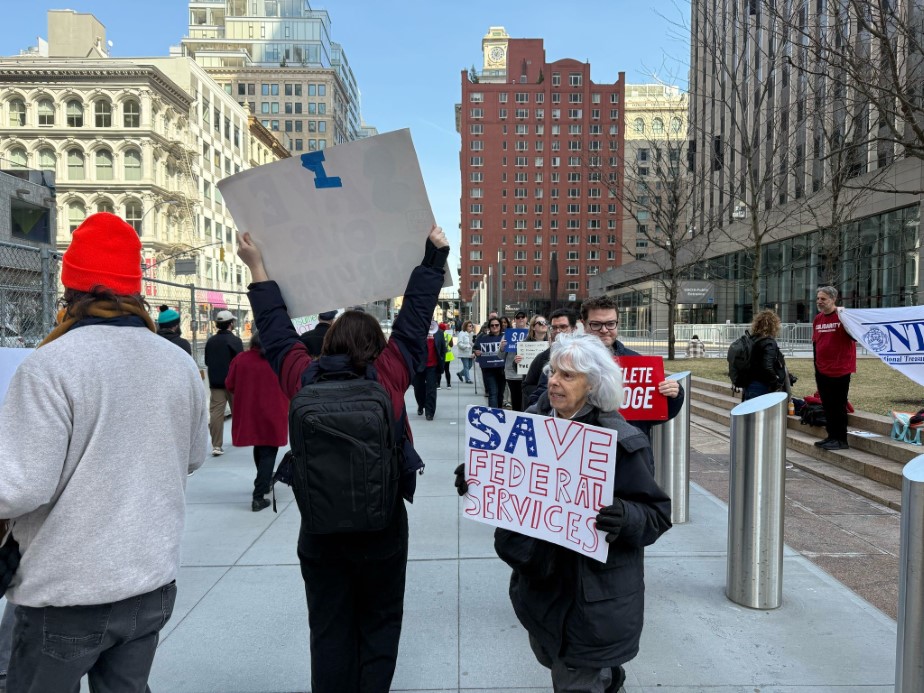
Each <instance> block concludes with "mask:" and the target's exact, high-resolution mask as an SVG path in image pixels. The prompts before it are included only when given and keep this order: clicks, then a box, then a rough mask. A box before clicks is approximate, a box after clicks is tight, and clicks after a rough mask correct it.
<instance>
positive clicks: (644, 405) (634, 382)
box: [616, 356, 667, 421]
mask: <svg viewBox="0 0 924 693" xmlns="http://www.w3.org/2000/svg"><path fill="white" fill-rule="evenodd" d="M616 362H617V363H618V364H619V367H620V368H621V369H622V385H623V389H622V399H623V402H622V407H621V408H620V410H619V413H620V414H622V415H623V417H625V419H626V421H667V397H665V396H664V395H662V394H661V393H660V392H658V383H660V382H661V381H662V380H664V360H663V359H662V358H661V357H660V356H620V357H619V358H618V359H617V360H616Z"/></svg>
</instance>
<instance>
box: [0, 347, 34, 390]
mask: <svg viewBox="0 0 924 693" xmlns="http://www.w3.org/2000/svg"><path fill="white" fill-rule="evenodd" d="M33 351H35V349H19V348H16V349H12V348H9V347H0V404H2V403H3V398H4V397H6V391H7V389H8V388H9V386H10V381H11V380H12V379H13V374H14V373H15V372H16V369H17V368H19V364H20V363H22V362H23V361H24V360H25V359H26V357H27V356H28V355H29V354H31V353H32V352H33Z"/></svg>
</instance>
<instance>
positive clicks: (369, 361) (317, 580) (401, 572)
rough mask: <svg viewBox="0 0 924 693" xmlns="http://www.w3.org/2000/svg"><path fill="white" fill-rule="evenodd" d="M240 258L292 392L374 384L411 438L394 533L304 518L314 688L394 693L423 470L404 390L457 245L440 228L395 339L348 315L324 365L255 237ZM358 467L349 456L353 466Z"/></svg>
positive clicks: (266, 337)
mask: <svg viewBox="0 0 924 693" xmlns="http://www.w3.org/2000/svg"><path fill="white" fill-rule="evenodd" d="M238 255H239V256H240V258H241V260H243V261H244V263H245V264H246V265H247V266H248V267H249V268H250V272H251V276H252V277H253V283H252V284H251V285H250V286H249V290H248V297H249V298H250V303H251V306H252V307H253V311H254V316H255V320H256V323H257V328H258V329H259V331H260V337H261V339H262V340H263V345H264V348H265V349H266V355H267V358H268V360H269V362H270V365H271V366H272V367H273V370H274V371H275V372H276V373H277V375H279V377H280V383H281V384H282V387H283V392H284V393H285V394H286V396H287V397H293V396H295V395H296V393H297V392H298V391H299V390H300V389H301V388H302V385H303V383H305V382H307V383H316V382H318V379H319V378H320V377H322V376H324V375H326V374H331V375H334V374H342V373H345V374H349V375H351V376H353V377H354V378H367V379H372V380H375V381H377V382H378V383H379V384H380V385H381V386H382V387H383V388H384V389H385V391H386V393H387V395H388V398H389V401H390V402H391V405H392V409H393V414H394V416H395V417H396V419H395V422H394V423H395V424H396V427H398V429H399V430H400V431H401V432H402V434H403V438H402V440H401V441H400V444H401V446H402V449H403V452H404V454H403V456H402V458H403V460H404V467H403V468H402V469H401V475H400V489H399V493H400V496H401V497H399V498H397V499H396V502H395V504H394V510H393V511H392V513H391V518H390V522H389V524H388V526H387V527H386V528H385V529H382V530H376V531H368V532H341V533H337V534H312V533H311V532H309V531H306V529H305V527H306V525H305V521H306V518H305V517H304V516H303V517H302V528H301V531H300V532H299V537H298V557H299V562H300V564H301V570H302V577H303V579H304V581H305V596H306V599H307V602H308V624H309V628H310V631H311V637H310V647H311V690H312V691H313V693H359V692H360V691H362V693H387V691H389V690H390V687H391V681H392V678H393V677H394V673H395V665H396V663H397V659H398V643H399V640H400V637H401V623H402V620H403V615H404V586H405V577H406V574H407V552H408V519H407V509H406V507H405V505H404V503H403V502H402V501H401V498H402V497H403V498H404V499H405V500H407V501H412V500H413V498H414V487H415V484H416V472H417V471H418V470H419V469H422V467H423V462H422V461H421V459H420V456H419V455H418V454H417V453H416V451H415V450H414V448H413V439H412V437H411V432H410V428H409V426H408V425H407V413H406V411H405V407H404V393H405V392H406V390H407V388H408V386H409V385H410V382H411V377H412V376H413V374H414V373H415V372H416V370H417V366H418V365H419V364H420V363H421V362H423V361H424V360H425V359H426V357H427V356H426V351H425V349H426V341H427V332H428V326H429V325H430V319H431V316H432V315H433V310H434V308H436V301H437V297H438V296H439V292H440V289H441V288H442V286H443V277H444V272H445V266H446V259H447V257H448V255H449V242H448V241H447V240H446V236H445V234H444V233H443V230H442V229H441V228H439V227H438V226H434V227H433V228H432V229H431V231H430V234H429V236H428V238H427V242H426V249H425V252H424V258H423V261H422V262H421V264H420V265H419V266H417V267H416V268H414V270H412V272H411V276H410V278H409V279H408V284H407V288H406V290H405V291H404V304H403V306H402V308H401V312H400V313H399V314H398V317H397V318H396V319H395V322H394V325H393V327H392V333H391V336H390V338H389V339H388V340H387V341H386V339H385V335H384V334H383V333H382V328H381V326H380V325H379V323H378V321H377V320H375V318H373V317H372V316H371V315H368V314H366V313H359V312H357V311H347V312H346V313H344V314H343V315H341V316H340V317H339V318H337V321H336V322H335V323H334V324H333V326H331V328H330V331H329V332H328V334H327V336H326V337H325V340H324V348H323V350H322V352H321V356H320V357H319V358H318V359H312V358H311V357H310V356H309V355H308V352H307V350H306V349H305V345H304V344H302V343H301V342H300V341H299V340H298V336H297V334H296V333H295V328H294V327H293V326H292V321H291V320H290V319H289V316H288V314H287V313H286V306H285V302H284V301H283V299H282V294H281V292H280V289H279V286H278V285H277V284H276V283H275V282H273V281H270V279H269V277H268V276H267V274H266V268H265V267H264V265H263V260H262V257H261V255H260V250H259V248H258V247H257V246H256V245H254V243H253V241H252V240H251V238H250V235H249V234H244V235H243V236H241V237H239V242H238ZM434 332H435V331H434ZM443 344H444V345H445V342H443ZM370 376H371V378H370ZM293 443H294V440H293ZM293 452H295V453H296V455H298V454H302V453H301V452H298V451H295V450H293ZM349 462H350V461H349V460H343V464H344V465H346V464H348V463H349Z"/></svg>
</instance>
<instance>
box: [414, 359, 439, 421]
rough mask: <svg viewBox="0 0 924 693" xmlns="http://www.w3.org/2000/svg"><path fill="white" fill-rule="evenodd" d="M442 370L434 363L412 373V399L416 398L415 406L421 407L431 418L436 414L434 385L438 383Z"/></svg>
mask: <svg viewBox="0 0 924 693" xmlns="http://www.w3.org/2000/svg"><path fill="white" fill-rule="evenodd" d="M442 371H443V367H442V366H440V365H436V366H427V367H426V368H424V369H423V370H422V371H420V372H419V373H415V374H414V399H415V400H417V408H418V409H423V410H424V411H425V412H426V414H427V416H429V417H431V418H432V417H433V415H434V414H436V386H437V385H439V384H440V375H441V374H442Z"/></svg>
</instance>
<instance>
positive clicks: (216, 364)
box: [205, 327, 295, 390]
mask: <svg viewBox="0 0 924 693" xmlns="http://www.w3.org/2000/svg"><path fill="white" fill-rule="evenodd" d="M292 329H293V330H294V329H295V328H294V327H293V328H292ZM242 351H244V343H243V342H242V341H241V340H240V337H238V336H236V335H235V334H234V333H233V332H231V330H219V331H218V332H216V333H215V334H213V335H212V336H211V337H209V339H208V341H207V342H206V343H205V367H206V368H208V370H209V387H210V388H212V389H217V390H223V389H224V387H225V378H227V377H228V369H229V368H230V367H231V359H233V358H234V357H235V356H237V355H238V354H240V353H241V352H242Z"/></svg>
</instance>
